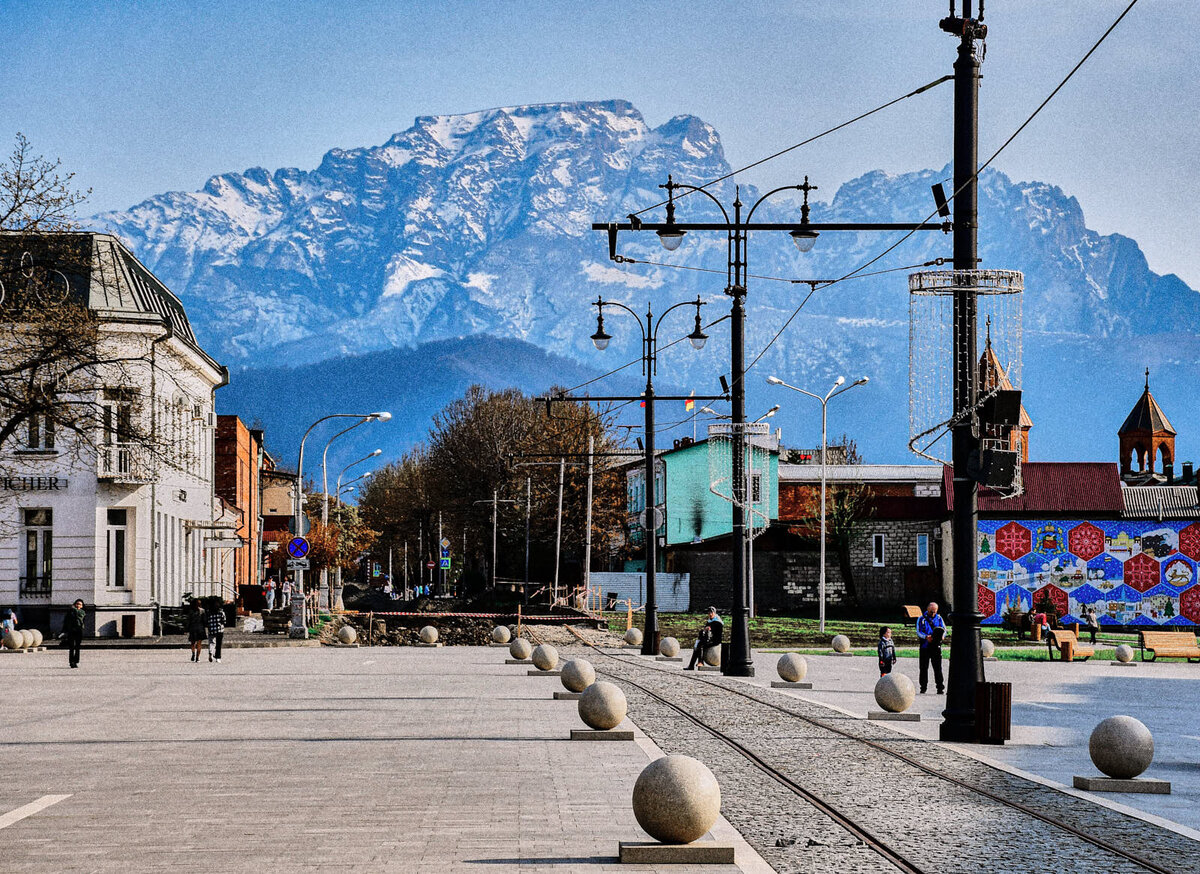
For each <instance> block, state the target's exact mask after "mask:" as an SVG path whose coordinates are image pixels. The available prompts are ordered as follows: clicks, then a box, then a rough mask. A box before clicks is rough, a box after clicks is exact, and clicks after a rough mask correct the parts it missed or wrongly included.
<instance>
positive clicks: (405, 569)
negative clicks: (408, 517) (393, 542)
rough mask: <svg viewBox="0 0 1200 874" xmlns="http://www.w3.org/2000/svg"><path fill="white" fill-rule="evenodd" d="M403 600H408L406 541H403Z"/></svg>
mask: <svg viewBox="0 0 1200 874" xmlns="http://www.w3.org/2000/svg"><path fill="white" fill-rule="evenodd" d="M404 600H405V601H407V600H408V541H407V540H406V541H404Z"/></svg>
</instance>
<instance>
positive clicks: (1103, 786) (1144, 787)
mask: <svg viewBox="0 0 1200 874" xmlns="http://www.w3.org/2000/svg"><path fill="white" fill-rule="evenodd" d="M1073 782H1074V784H1075V788H1076V789H1086V790H1087V791H1088V792H1137V793H1151V794H1155V795H1170V794H1171V783H1170V781H1168V780H1146V779H1131V780H1118V779H1117V778H1116V777H1080V776H1078V775H1076V776H1075V779H1074V781H1073Z"/></svg>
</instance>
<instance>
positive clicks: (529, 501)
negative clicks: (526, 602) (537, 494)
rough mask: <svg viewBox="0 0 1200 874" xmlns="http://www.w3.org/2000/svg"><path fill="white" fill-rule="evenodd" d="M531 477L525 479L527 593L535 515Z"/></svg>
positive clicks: (526, 589)
mask: <svg viewBox="0 0 1200 874" xmlns="http://www.w3.org/2000/svg"><path fill="white" fill-rule="evenodd" d="M532 482H533V480H532V479H531V478H530V477H525V591H528V590H529V518H530V516H531V515H532V513H533V490H532V487H531V485H530V484H531V483H532Z"/></svg>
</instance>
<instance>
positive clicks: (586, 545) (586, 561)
mask: <svg viewBox="0 0 1200 874" xmlns="http://www.w3.org/2000/svg"><path fill="white" fill-rule="evenodd" d="M595 450H596V438H595V437H592V436H589V437H588V460H587V483H588V484H587V528H586V531H585V533H584V535H583V592H584V597H585V598H587V599H589V601H590V598H591V591H592V453H593V452H595Z"/></svg>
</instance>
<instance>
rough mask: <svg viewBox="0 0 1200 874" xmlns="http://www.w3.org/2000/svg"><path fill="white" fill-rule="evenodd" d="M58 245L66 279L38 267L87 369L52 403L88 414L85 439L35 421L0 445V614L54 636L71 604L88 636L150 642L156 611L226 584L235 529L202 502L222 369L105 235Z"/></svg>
mask: <svg viewBox="0 0 1200 874" xmlns="http://www.w3.org/2000/svg"><path fill="white" fill-rule="evenodd" d="M6 237H7V235H6ZM56 239H58V238H56ZM64 239H67V240H68V241H69V243H70V245H72V246H74V247H75V248H76V249H77V250H78V252H79V256H78V258H77V259H74V263H75V267H73V268H71V269H67V268H64V269H63V270H62V271H57V270H55V269H54V268H53V264H52V263H49V262H50V261H53V260H54V259H53V258H52V257H51V256H46V258H47V259H49V260H48V261H47V262H46V263H43V264H42V265H41V269H43V270H44V271H46V272H47V275H51V276H52V278H53V280H54V281H57V282H59V283H64V284H65V285H67V286H69V288H70V294H72V295H74V297H75V298H76V299H77V300H84V299H86V300H87V303H88V307H89V308H90V309H91V310H92V311H93V312H94V313H95V315H96V316H97V318H98V320H99V354H98V355H97V359H98V360H99V361H100V362H101V363H100V364H99V365H98V366H97V367H96V368H94V371H93V372H91V373H87V375H86V376H85V377H82V378H81V377H80V376H79V374H74V375H72V376H71V377H69V378H67V379H65V380H64V381H63V383H62V384H61V385H60V388H59V392H60V394H59V395H58V397H61V398H63V400H64V402H70V403H76V404H84V405H94V407H92V408H93V409H95V410H96V414H95V417H94V420H92V421H93V427H90V428H89V433H90V432H91V431H94V432H95V436H94V439H85V438H84V437H81V436H80V435H79V434H77V433H74V432H72V431H66V432H65V433H64V432H63V431H62V430H60V431H58V433H56V432H55V430H52V429H49V428H47V427H45V425H44V423H41V422H39V421H38V418H39V417H36V416H35V417H32V418H30V419H29V420H28V421H27V422H25V423H24V424H23V425H22V427H20V428H19V429H18V430H17V431H16V433H15V434H14V435H13V437H11V438H10V439H9V440H8V441H6V442H5V444H4V445H3V447H0V468H2V470H3V474H4V475H3V476H0V606H15V607H16V608H17V611H18V614H19V615H20V617H21V620H22V624H23V625H24V626H25V627H31V626H34V625H36V626H38V627H41V628H42V629H43V630H44V631H48V632H52V633H57V632H58V630H59V628H60V626H61V616H62V613H63V611H64V609H65V608H66V607H67V606H68V605H70V604H71V603H72V602H73V601H74V600H75V599H76V598H82V599H83V601H84V603H85V604H86V605H87V609H88V616H89V623H88V633H89V634H95V635H96V636H113V635H123V636H145V635H150V634H153V633H155V631H156V629H155V617H156V608H157V607H158V606H159V605H161V606H164V607H173V606H179V605H180V604H181V602H182V599H183V598H184V595H185V593H189V592H190V593H192V594H194V595H197V596H204V595H215V594H221V593H222V585H223V583H222V580H223V579H224V578H225V577H226V576H228V574H229V573H231V571H227V570H226V568H225V566H226V565H231V564H232V563H231V562H230V561H229V560H228V554H229V550H228V549H227V548H226V547H227V545H228V544H229V543H236V542H237V541H236V539H230V538H231V537H232V535H231V534H230V533H229V528H230V527H231V526H234V525H236V519H234V518H231V516H230V512H229V511H228V510H226V508H225V507H224V505H223V503H222V502H221V501H220V499H219V498H216V496H215V495H214V493H213V458H214V451H213V435H214V426H215V414H214V408H213V400H214V399H213V393H214V391H215V389H217V388H219V387H220V386H222V385H225V384H226V383H227V382H228V371H227V370H226V369H225V368H223V367H222V366H221V365H219V364H217V363H216V362H215V361H214V360H213V359H212V358H210V357H209V356H208V355H207V354H206V353H205V352H204V350H203V349H201V348H200V346H199V344H198V343H197V342H196V337H195V335H194V334H193V333H192V328H191V325H190V324H189V323H188V319H187V315H186V313H185V312H184V309H183V305H182V304H181V303H180V301H179V299H178V298H177V297H176V296H175V295H174V294H173V293H172V292H171V291H170V290H169V289H167V288H166V286H164V285H163V284H162V283H161V282H159V281H158V279H156V278H155V277H154V276H153V275H152V274H151V273H150V271H149V270H147V269H146V268H145V267H144V266H143V265H142V264H141V263H140V262H139V261H138V260H137V258H135V257H134V256H133V254H132V253H130V252H129V250H128V249H126V248H125V247H124V246H123V245H122V244H121V243H120V242H119V241H118V240H117V239H116V238H115V237H112V236H109V235H106V234H92V233H81V234H72V235H69V236H68V237H64ZM0 243H6V244H8V245H7V246H0V258H3V259H6V260H8V261H9V264H8V267H9V272H6V273H5V274H4V275H5V276H7V277H9V280H10V282H11V281H12V277H13V273H12V272H11V259H12V258H13V257H14V256H15V257H21V254H22V253H21V252H19V251H17V250H15V249H14V248H13V244H14V243H15V240H14V239H13V238H12V237H7V239H4V240H0ZM22 245H24V244H22ZM89 250H90V255H89ZM86 265H90V266H86ZM13 292H14V289H12V287H11V286H10V287H9V289H8V293H9V294H12V293H13ZM5 351H6V350H4V349H0V357H3V356H4V354H5ZM222 538H224V539H225V543H224V544H222V543H219V542H217V541H219V540H221V539H222ZM225 597H226V598H227V599H228V597H229V592H225Z"/></svg>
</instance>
